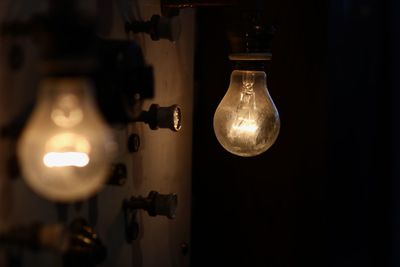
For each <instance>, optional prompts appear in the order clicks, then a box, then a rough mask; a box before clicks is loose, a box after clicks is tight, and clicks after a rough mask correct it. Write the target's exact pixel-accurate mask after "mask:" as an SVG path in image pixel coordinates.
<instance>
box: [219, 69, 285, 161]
mask: <svg viewBox="0 0 400 267" xmlns="http://www.w3.org/2000/svg"><path fill="white" fill-rule="evenodd" d="M266 78H267V77H266V74H265V72H263V71H249V70H235V71H233V72H232V75H231V83H230V85H229V88H228V91H227V92H226V94H225V96H224V98H223V99H222V101H221V103H220V104H219V105H218V108H217V110H216V112H215V115H214V131H215V135H216V137H217V139H218V141H219V143H220V144H221V145H222V146H223V147H224V148H225V149H226V150H227V151H229V152H231V153H232V154H235V155H238V156H242V157H252V156H256V155H259V154H261V153H263V152H265V151H266V150H267V149H268V148H270V147H271V146H272V144H273V143H274V142H275V140H276V138H277V136H278V134H279V129H280V121H279V114H278V111H277V109H276V107H275V105H274V102H273V101H272V99H271V96H270V95H269V93H268V90H267V83H266V82H267V80H266Z"/></svg>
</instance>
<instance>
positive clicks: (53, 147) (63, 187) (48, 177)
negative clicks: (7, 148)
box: [18, 78, 115, 202]
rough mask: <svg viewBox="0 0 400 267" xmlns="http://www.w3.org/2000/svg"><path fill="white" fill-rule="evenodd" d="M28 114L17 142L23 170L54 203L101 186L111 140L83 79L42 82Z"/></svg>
mask: <svg viewBox="0 0 400 267" xmlns="http://www.w3.org/2000/svg"><path fill="white" fill-rule="evenodd" d="M39 89H40V90H39V97H38V102H37V105H36V108H35V110H34V111H33V114H32V117H31V118H30V120H29V122H28V124H27V127H26V129H25V130H24V132H23V135H22V137H21V139H20V142H19V144H18V156H19V160H20V163H21V166H22V174H23V177H24V179H25V180H26V182H27V184H28V185H29V186H30V187H31V188H32V189H33V190H34V191H35V192H36V193H38V194H40V195H42V196H43V197H45V198H48V199H50V200H54V201H61V202H72V201H78V200H82V199H85V198H87V197H89V196H91V195H92V194H94V193H95V192H96V191H98V190H99V189H100V188H101V186H102V185H103V184H104V182H105V179H106V177H107V175H108V171H109V166H110V163H111V160H112V155H113V152H114V150H115V143H114V142H113V140H112V137H111V132H110V130H109V128H108V127H107V126H106V124H105V123H104V122H103V120H102V118H101V117H100V115H99V113H98V111H97V109H96V106H95V104H94V101H93V97H92V95H91V83H90V82H89V81H88V80H87V79H84V78H48V79H45V80H43V81H42V82H41V84H40V88H39Z"/></svg>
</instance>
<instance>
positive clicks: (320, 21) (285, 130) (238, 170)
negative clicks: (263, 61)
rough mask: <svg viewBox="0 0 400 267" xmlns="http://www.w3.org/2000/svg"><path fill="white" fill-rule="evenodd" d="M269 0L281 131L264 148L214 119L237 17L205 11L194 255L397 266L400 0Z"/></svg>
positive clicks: (271, 73)
mask: <svg viewBox="0 0 400 267" xmlns="http://www.w3.org/2000/svg"><path fill="white" fill-rule="evenodd" d="M249 4H251V1H249ZM264 4H265V5H264V8H265V11H264V18H265V20H266V22H267V23H270V24H273V25H275V26H276V27H277V32H276V34H275V36H274V41H273V47H272V50H273V61H272V62H271V65H270V66H268V69H267V75H268V86H269V92H270V94H271V96H272V98H273V99H274V101H275V104H276V106H277V108H278V110H279V112H280V117H281V132H280V135H279V138H278V140H277V142H276V143H275V144H274V145H273V147H272V148H271V149H269V150H268V151H267V152H266V153H264V154H262V155H260V156H257V157H254V158H240V157H237V156H234V155H231V154H230V153H228V152H227V151H225V150H224V149H223V148H222V147H221V146H220V145H219V143H218V142H217V140H216V138H215V136H214V132H213V126H212V125H213V123H212V121H213V115H214V112H215V109H216V108H217V106H218V104H219V102H220V101H221V99H222V97H223V95H224V94H225V92H226V90H227V88H228V85H229V77H230V73H231V71H232V66H231V63H230V62H229V60H228V58H227V56H228V54H229V49H230V48H229V43H228V40H227V37H226V30H227V27H228V26H227V25H229V22H230V21H231V20H232V19H233V18H232V17H231V16H230V12H229V11H228V9H227V8H208V9H199V10H198V13H197V16H198V32H197V38H198V40H197V54H196V83H197V88H196V97H195V114H194V123H195V125H194V165H193V219H192V222H193V231H192V234H193V237H192V240H193V246H192V254H193V257H192V266H194V267H196V266H291V267H293V266H308V267H310V266H318V267H321V266H338V267H339V266H340V267H346V266H352V267H355V266H363V267H366V266H399V264H400V256H398V255H400V253H398V251H400V244H399V240H400V234H399V227H398V226H397V225H398V223H399V218H398V217H399V212H398V209H399V206H400V201H399V200H400V198H399V197H398V195H399V193H400V190H399V188H400V183H399V182H398V181H397V180H398V179H399V173H400V169H399V167H398V164H397V160H398V154H399V153H398V151H400V143H399V142H398V138H397V135H399V134H400V133H399V129H398V128H399V127H398V126H399V123H398V122H399V116H398V114H400V110H399V107H398V106H397V105H396V104H397V100H398V99H399V97H400V94H399V92H398V90H399V89H400V84H399V82H400V80H399V78H398V77H400V66H399V61H400V55H399V52H398V51H397V49H399V48H400V44H399V36H400V35H399V34H400V33H399V31H400V19H399V17H400V16H399V14H400V3H399V1H397V0H387V1H382V0H363V1H362V0H318V1H317V0H315V1H296V0H280V1H264Z"/></svg>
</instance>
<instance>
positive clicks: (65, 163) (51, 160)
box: [43, 152, 89, 168]
mask: <svg viewBox="0 0 400 267" xmlns="http://www.w3.org/2000/svg"><path fill="white" fill-rule="evenodd" d="M43 163H44V165H46V166H47V167H49V168H53V167H81V168H82V167H85V166H86V165H88V163H89V156H88V155H87V154H86V153H81V152H50V153H47V154H46V155H45V156H44V157H43Z"/></svg>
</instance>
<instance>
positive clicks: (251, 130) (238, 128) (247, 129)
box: [230, 119, 258, 136]
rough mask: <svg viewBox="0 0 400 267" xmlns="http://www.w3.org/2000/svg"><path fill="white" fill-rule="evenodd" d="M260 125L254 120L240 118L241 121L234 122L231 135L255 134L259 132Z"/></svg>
mask: <svg viewBox="0 0 400 267" xmlns="http://www.w3.org/2000/svg"><path fill="white" fill-rule="evenodd" d="M257 129H258V126H257V124H256V122H255V121H254V120H250V119H240V122H239V123H236V124H233V125H232V128H231V131H230V135H231V136H240V135H254V134H255V133H256V132H257Z"/></svg>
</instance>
